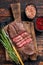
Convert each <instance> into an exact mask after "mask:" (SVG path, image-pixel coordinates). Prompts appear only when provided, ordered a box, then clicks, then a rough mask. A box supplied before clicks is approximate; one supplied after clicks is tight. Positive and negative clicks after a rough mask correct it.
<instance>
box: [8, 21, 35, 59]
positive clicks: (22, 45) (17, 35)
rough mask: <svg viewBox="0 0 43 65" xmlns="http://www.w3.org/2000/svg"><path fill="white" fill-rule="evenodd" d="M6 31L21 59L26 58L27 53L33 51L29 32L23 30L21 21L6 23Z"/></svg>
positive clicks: (32, 52)
mask: <svg viewBox="0 0 43 65" xmlns="http://www.w3.org/2000/svg"><path fill="white" fill-rule="evenodd" d="M8 33H9V36H10V38H11V40H12V41H13V43H14V44H15V45H16V48H17V50H18V51H19V53H20V56H21V58H22V59H24V60H26V59H27V58H28V56H29V55H32V54H34V53H35V51H34V45H33V40H32V38H31V34H30V33H28V32H27V31H26V30H25V28H24V26H23V24H22V22H14V23H13V24H10V25H8Z"/></svg>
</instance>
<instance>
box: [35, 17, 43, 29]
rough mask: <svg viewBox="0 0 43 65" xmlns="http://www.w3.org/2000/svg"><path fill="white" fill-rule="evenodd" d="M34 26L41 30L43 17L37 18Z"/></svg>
mask: <svg viewBox="0 0 43 65" xmlns="http://www.w3.org/2000/svg"><path fill="white" fill-rule="evenodd" d="M36 27H37V29H38V30H43V17H39V18H37V21H36Z"/></svg>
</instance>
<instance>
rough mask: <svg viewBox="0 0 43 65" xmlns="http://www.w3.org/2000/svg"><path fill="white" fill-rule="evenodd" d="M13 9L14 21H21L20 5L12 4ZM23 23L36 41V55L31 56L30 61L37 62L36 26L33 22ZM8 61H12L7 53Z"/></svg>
mask: <svg viewBox="0 0 43 65" xmlns="http://www.w3.org/2000/svg"><path fill="white" fill-rule="evenodd" d="M11 9H12V13H13V17H14V19H15V20H21V9H20V3H16V4H11ZM13 22H14V21H13ZM13 22H12V23H13ZM22 22H23V25H24V27H25V28H26V30H27V32H29V33H31V35H32V37H33V40H34V41H33V42H34V46H35V51H36V54H34V55H32V56H30V59H31V60H36V58H37V50H38V49H37V42H36V37H35V31H34V24H33V22H29V21H22ZM7 27H8V25H7V26H5V27H4V29H5V31H7ZM6 60H10V58H9V55H8V53H7V52H6Z"/></svg>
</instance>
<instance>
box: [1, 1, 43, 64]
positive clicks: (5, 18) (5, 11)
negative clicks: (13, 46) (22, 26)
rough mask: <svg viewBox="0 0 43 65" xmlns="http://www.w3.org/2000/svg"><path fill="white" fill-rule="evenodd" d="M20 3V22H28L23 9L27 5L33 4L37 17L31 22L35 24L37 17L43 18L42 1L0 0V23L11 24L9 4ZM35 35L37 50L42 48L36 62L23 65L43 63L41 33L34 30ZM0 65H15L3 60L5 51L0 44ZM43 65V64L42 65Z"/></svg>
mask: <svg viewBox="0 0 43 65" xmlns="http://www.w3.org/2000/svg"><path fill="white" fill-rule="evenodd" d="M16 2H20V3H21V18H22V20H28V19H27V18H25V14H24V9H25V7H26V5H27V4H30V3H32V4H34V5H35V6H36V8H37V15H36V18H35V19H34V20H33V22H36V19H37V17H39V16H43V0H0V22H6V23H5V24H8V23H9V22H12V21H13V20H14V19H13V16H12V12H11V8H10V4H11V3H16ZM35 33H36V39H37V45H38V48H42V51H41V52H40V53H39V55H40V56H39V57H38V58H37V60H36V61H30V60H27V61H25V62H24V63H25V65H39V64H40V62H43V33H40V32H38V31H36V30H35ZM0 65H15V63H14V62H11V61H6V59H5V49H4V47H3V46H2V45H1V43H0ZM42 65H43V64H42Z"/></svg>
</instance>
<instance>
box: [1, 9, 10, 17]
mask: <svg viewBox="0 0 43 65" xmlns="http://www.w3.org/2000/svg"><path fill="white" fill-rule="evenodd" d="M0 16H11V14H10V11H9V10H8V9H5V8H0Z"/></svg>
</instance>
